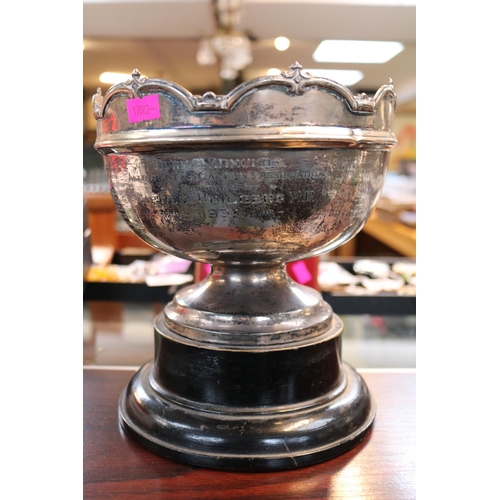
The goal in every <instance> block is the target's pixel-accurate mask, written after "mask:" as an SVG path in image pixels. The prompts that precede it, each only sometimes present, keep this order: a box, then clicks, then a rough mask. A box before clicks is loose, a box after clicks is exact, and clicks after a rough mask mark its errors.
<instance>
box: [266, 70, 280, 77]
mask: <svg viewBox="0 0 500 500" xmlns="http://www.w3.org/2000/svg"><path fill="white" fill-rule="evenodd" d="M267 74H268V75H269V76H276V75H281V71H280V70H279V69H278V68H269V69H268V70H267Z"/></svg>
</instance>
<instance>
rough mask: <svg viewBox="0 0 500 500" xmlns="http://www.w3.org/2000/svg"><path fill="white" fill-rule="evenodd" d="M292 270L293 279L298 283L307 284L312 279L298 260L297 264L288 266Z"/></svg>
mask: <svg viewBox="0 0 500 500" xmlns="http://www.w3.org/2000/svg"><path fill="white" fill-rule="evenodd" d="M290 267H291V268H292V270H293V273H294V274H295V279H296V280H297V281H298V282H299V283H302V284H303V283H307V282H308V281H310V280H311V279H312V274H311V273H310V272H309V269H307V266H306V265H305V264H304V262H303V261H301V260H299V261H297V262H294V263H293V264H291V266H290Z"/></svg>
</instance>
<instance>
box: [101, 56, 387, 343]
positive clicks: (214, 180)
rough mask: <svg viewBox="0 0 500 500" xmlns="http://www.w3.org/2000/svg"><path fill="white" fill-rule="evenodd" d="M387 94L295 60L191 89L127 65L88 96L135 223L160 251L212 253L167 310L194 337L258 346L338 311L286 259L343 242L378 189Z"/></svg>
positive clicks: (325, 323)
mask: <svg viewBox="0 0 500 500" xmlns="http://www.w3.org/2000/svg"><path fill="white" fill-rule="evenodd" d="M152 94H157V95H158V96H159V104H160V118H158V119H153V120H146V121H141V122H134V123H130V121H129V117H128V114H127V108H126V102H127V100H128V99H131V98H140V97H143V96H146V95H152ZM395 104H396V96H395V93H394V89H393V86H392V83H389V84H388V85H384V86H382V87H381V88H380V89H379V90H378V92H377V93H376V95H375V96H374V97H373V98H369V97H367V96H365V95H359V96H354V95H352V93H351V92H350V91H349V90H348V89H347V88H346V87H344V86H342V85H340V84H338V83H336V82H333V81H331V80H327V79H324V78H315V77H313V76H311V75H308V74H307V73H304V72H302V71H301V67H300V65H298V64H297V63H296V64H294V65H293V66H291V67H290V70H289V71H288V72H285V73H282V74H281V75H280V76H269V77H262V78H257V79H255V80H252V81H249V82H246V83H244V84H242V85H240V86H239V87H237V88H236V89H234V90H233V91H232V92H231V93H229V94H228V95H226V96H217V95H215V94H213V93H207V94H205V95H203V96H194V95H192V94H190V93H189V92H188V91H187V90H185V89H183V88H182V87H180V86H178V85H176V84H174V83H171V82H167V81H163V80H157V79H147V78H145V77H142V76H141V75H140V73H139V72H138V71H137V70H136V71H134V73H133V74H132V78H131V80H129V81H127V82H125V83H122V84H118V85H115V86H114V87H112V88H111V89H110V90H109V91H108V92H107V93H106V95H105V96H102V95H101V92H100V90H99V91H98V93H97V94H96V95H95V96H94V113H95V117H96V119H97V141H96V145H95V146H96V149H97V150H98V151H99V152H100V153H101V154H102V155H103V157H104V162H105V167H106V173H107V177H108V181H109V186H110V189H111V193H112V196H113V198H114V201H115V203H116V205H117V207H118V210H119V211H120V213H121V215H122V216H123V218H124V219H125V221H126V222H127V223H128V224H129V226H130V227H131V228H132V229H133V231H134V232H135V233H136V234H137V235H138V236H139V237H141V238H142V239H143V240H144V241H146V242H147V243H149V244H150V245H151V246H152V247H154V248H156V249H158V250H160V251H162V252H166V253H170V254H173V255H176V256H179V257H183V258H187V259H191V260H194V261H199V262H205V263H210V264H213V265H214V270H213V272H212V274H211V275H210V276H209V277H207V278H206V279H205V280H204V281H203V282H201V283H200V284H197V285H193V286H191V287H188V288H186V289H184V290H182V291H181V292H179V293H178V294H177V295H176V297H175V299H174V301H173V302H172V303H170V304H169V305H168V306H167V307H166V308H165V317H164V320H165V322H166V325H167V326H168V328H169V329H170V330H171V331H173V332H175V333H176V334H177V335H180V336H182V337H185V338H186V339H189V340H190V341H194V342H209V343H211V344H212V345H217V344H220V345H221V346H222V345H225V346H227V345H233V346H235V348H236V346H237V348H239V349H245V348H248V349H255V348H266V346H267V347H269V346H271V345H273V346H279V345H280V344H289V343H290V342H301V343H303V342H308V341H312V340H313V339H317V338H318V337H319V336H321V335H325V334H326V333H327V332H330V333H329V335H331V334H332V330H333V331H334V333H333V334H334V335H338V334H340V332H341V330H342V326H341V322H340V320H339V319H338V317H336V316H335V315H334V314H333V313H332V311H331V308H330V307H329V306H328V305H327V304H326V303H325V302H324V301H323V300H322V299H321V296H320V294H319V293H317V292H316V291H314V290H312V289H310V288H307V287H304V286H301V285H298V284H296V283H295V282H293V281H292V280H290V279H289V278H288V276H287V274H286V272H285V270H284V264H285V263H286V262H290V261H294V260H299V259H304V258H307V257H312V256H317V255H319V254H321V253H324V252H328V251H330V250H333V249H335V248H336V247H338V246H340V245H342V244H343V243H345V242H346V241H348V240H349V239H351V238H352V237H353V236H355V235H356V234H357V233H358V232H359V231H360V230H361V229H362V227H363V225H364V224H365V222H366V220H367V219H368V217H369V215H370V213H371V212H372V210H373V208H374V207H375V204H376V202H377V200H378V197H379V195H380V192H381V189H382V186H383V182H384V177H385V173H386V170H387V165H388V161H389V155H390V151H391V150H392V148H393V147H394V146H395V145H396V142H397V141H396V138H395V136H394V134H393V132H392V130H391V126H392V121H393V116H394V110H395Z"/></svg>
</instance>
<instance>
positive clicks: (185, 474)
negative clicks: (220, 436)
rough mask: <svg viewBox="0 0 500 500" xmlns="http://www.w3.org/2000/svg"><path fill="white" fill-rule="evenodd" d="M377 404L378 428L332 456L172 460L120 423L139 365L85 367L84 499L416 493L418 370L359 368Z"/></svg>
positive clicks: (403, 499)
mask: <svg viewBox="0 0 500 500" xmlns="http://www.w3.org/2000/svg"><path fill="white" fill-rule="evenodd" d="M359 371H360V373H361V374H362V375H363V377H364V379H365V380H366V382H367V384H368V386H369V388H370V390H371V391H372V393H373V395H374V397H375V399H376V402H377V416H376V418H375V425H374V427H373V430H372V431H371V432H370V434H369V435H368V436H367V438H366V439H365V440H364V441H363V443H361V445H359V446H358V447H357V448H355V449H353V450H351V451H350V452H348V453H346V454H345V455H342V456H340V457H337V458H334V459H333V460H330V461H327V462H323V463H321V464H318V465H314V466H311V467H305V468H302V469H296V470H292V471H283V472H260V473H241V472H225V471H218V470H209V469H202V468H199V467H193V466H189V465H184V464H181V463H177V462H174V461H172V460H169V459H166V458H163V457H160V456H158V455H156V454H154V453H152V452H150V451H147V450H146V449H144V448H142V447H141V446H140V445H138V444H137V443H136V442H135V441H133V440H132V439H130V438H129V437H128V436H127V435H126V434H125V433H124V432H123V431H122V430H121V428H120V426H119V424H118V411H117V408H118V398H119V395H120V393H121V391H122V390H123V388H124V387H125V386H126V384H127V383H128V381H129V380H130V378H131V376H132V374H133V372H134V369H127V368H120V367H113V368H111V369H106V367H84V371H83V464H84V470H83V498H84V499H85V500H90V499H100V498H109V499H119V500H127V499H141V500H146V499H150V498H151V499H153V498H154V499H162V498H168V499H190V500H205V499H239V500H245V499H273V500H295V499H297V500H299V499H300V500H309V499H358V500H360V499H363V500H364V499H367V500H368V499H369V500H375V499H377V500H378V499H387V500H407V499H415V498H416V395H415V391H416V372H415V371H414V370H395V371H389V370H387V371H378V370H375V371H370V370H366V371H365V370H359Z"/></svg>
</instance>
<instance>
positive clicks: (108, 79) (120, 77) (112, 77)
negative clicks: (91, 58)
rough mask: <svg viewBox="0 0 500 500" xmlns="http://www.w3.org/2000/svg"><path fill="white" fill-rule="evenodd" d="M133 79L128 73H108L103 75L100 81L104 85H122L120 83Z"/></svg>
mask: <svg viewBox="0 0 500 500" xmlns="http://www.w3.org/2000/svg"><path fill="white" fill-rule="evenodd" d="M131 78H132V77H131V76H130V74H127V73H113V72H112V71H106V72H104V73H101V76H100V77H99V81H100V82H102V83H111V84H115V83H120V82H125V81H127V80H130V79H131Z"/></svg>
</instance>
